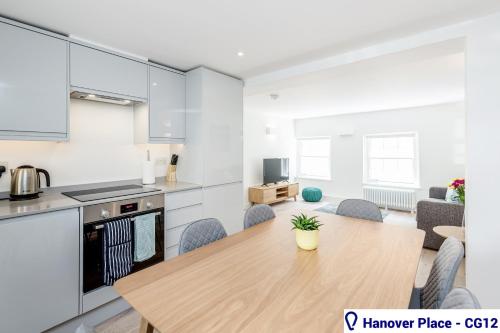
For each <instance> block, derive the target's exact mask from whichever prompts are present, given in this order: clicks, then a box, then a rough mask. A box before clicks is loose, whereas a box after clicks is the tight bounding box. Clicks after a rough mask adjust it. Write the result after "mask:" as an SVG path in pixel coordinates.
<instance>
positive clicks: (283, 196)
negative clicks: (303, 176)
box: [248, 183, 299, 204]
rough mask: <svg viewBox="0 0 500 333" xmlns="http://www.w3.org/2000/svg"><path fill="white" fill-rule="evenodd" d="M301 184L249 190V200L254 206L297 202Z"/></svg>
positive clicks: (251, 188) (259, 187)
mask: <svg viewBox="0 0 500 333" xmlns="http://www.w3.org/2000/svg"><path fill="white" fill-rule="evenodd" d="M298 194H299V183H279V184H272V185H260V186H252V187H250V188H248V200H249V201H250V202H251V203H252V204H272V203H275V202H280V201H285V200H288V199H289V198H294V199H295V201H297V195H298Z"/></svg>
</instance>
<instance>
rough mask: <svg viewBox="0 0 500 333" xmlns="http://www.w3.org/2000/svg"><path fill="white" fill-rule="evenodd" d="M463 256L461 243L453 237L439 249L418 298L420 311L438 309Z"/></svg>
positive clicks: (451, 286)
mask: <svg viewBox="0 0 500 333" xmlns="http://www.w3.org/2000/svg"><path fill="white" fill-rule="evenodd" d="M463 256H464V246H463V245H462V242H460V241H459V240H458V239H456V238H454V237H448V238H447V239H446V240H445V241H444V243H443V244H442V245H441V247H440V248H439V251H438V253H437V256H436V258H435V259H434V262H433V263H432V268H431V273H430V275H429V278H428V279H427V282H426V283H425V286H424V287H423V288H422V293H421V296H420V297H421V299H420V304H421V308H422V309H439V307H440V306H441V304H442V303H443V301H444V299H445V297H446V296H447V295H448V293H449V292H450V290H451V288H453V283H454V282H455V277H456V275H457V271H458V267H459V266H460V263H461V261H462V258H463Z"/></svg>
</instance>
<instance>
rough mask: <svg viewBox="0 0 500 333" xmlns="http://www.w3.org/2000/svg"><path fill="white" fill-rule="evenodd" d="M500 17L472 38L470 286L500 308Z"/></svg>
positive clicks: (469, 93) (484, 301) (477, 25)
mask: <svg viewBox="0 0 500 333" xmlns="http://www.w3.org/2000/svg"><path fill="white" fill-rule="evenodd" d="M499 59H500V15H496V16H492V17H489V18H487V19H484V20H480V21H478V22H476V23H475V24H474V25H473V27H471V29H470V31H469V33H468V36H467V48H466V69H467V179H466V186H467V192H466V196H467V201H466V205H465V207H466V214H467V215H466V216H467V217H466V219H467V220H466V227H467V229H466V230H467V231H466V240H467V241H466V246H467V271H466V277H467V286H468V287H469V288H471V290H472V291H473V292H474V293H476V295H477V297H478V298H479V301H480V302H481V304H482V305H483V306H485V307H490V308H500V287H499V283H498V282H499V281H500V264H499V263H500V244H499V240H500V214H499V208H498V206H499V205H498V202H499V201H498V196H497V195H495V192H496V189H497V188H498V185H497V184H498V183H497V179H498V175H499V173H500V153H499V149H500V131H499V130H498V124H499V123H500V60H499Z"/></svg>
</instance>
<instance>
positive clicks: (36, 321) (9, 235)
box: [0, 209, 80, 333]
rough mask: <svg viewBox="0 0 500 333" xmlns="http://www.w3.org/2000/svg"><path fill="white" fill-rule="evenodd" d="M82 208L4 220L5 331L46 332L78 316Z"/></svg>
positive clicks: (0, 307)
mask: <svg viewBox="0 0 500 333" xmlns="http://www.w3.org/2000/svg"><path fill="white" fill-rule="evenodd" d="M79 223H80V218H79V211H78V209H69V210H62V211H57V212H50V213H43V214H37V215H30V216H25V217H17V218H12V219H6V220H0V267H2V269H1V273H0V332H17V333H23V332H27V333H32V332H41V331H44V330H46V329H48V328H51V327H53V326H55V325H57V324H59V323H62V322H64V321H66V320H68V319H71V318H73V317H75V316H77V315H78V303H79V282H78V281H79V265H78V262H79V244H80V240H79Z"/></svg>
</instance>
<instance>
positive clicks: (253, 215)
mask: <svg viewBox="0 0 500 333" xmlns="http://www.w3.org/2000/svg"><path fill="white" fill-rule="evenodd" d="M275 217H276V215H275V214H274V211H273V209H272V208H271V206H269V205H262V204H259V205H254V206H252V207H250V208H248V209H247V211H246V212H245V218H244V220H243V225H244V227H245V229H247V228H250V227H253V226H254V225H256V224H259V223H262V222H265V221H269V220H271V219H274V218H275Z"/></svg>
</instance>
